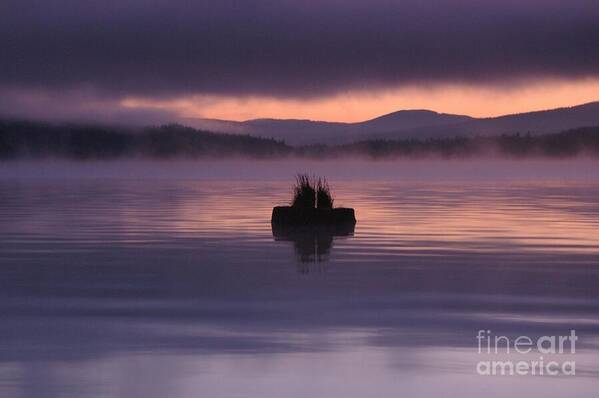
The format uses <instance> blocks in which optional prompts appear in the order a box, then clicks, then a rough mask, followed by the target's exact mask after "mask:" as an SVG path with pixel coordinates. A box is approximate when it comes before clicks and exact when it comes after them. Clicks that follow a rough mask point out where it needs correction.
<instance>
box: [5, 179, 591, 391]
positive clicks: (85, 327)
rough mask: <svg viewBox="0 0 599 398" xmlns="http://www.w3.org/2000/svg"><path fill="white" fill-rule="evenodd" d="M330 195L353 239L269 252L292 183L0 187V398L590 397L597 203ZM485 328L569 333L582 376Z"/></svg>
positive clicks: (420, 189) (581, 192)
mask: <svg viewBox="0 0 599 398" xmlns="http://www.w3.org/2000/svg"><path fill="white" fill-rule="evenodd" d="M333 188H334V190H335V193H336V203H337V204H338V205H347V206H352V207H354V208H355V209H356V213H357V218H358V223H357V224H356V227H355V230H354V231H353V233H352V231H345V232H344V233H331V232H327V231H315V232H313V233H312V232H311V233H302V234H294V233H284V234H282V235H281V234H276V236H273V231H272V230H271V226H270V222H269V221H270V211H271V208H272V206H274V205H277V204H284V203H286V202H288V200H289V195H290V188H289V184H288V182H272V181H270V182H269V181H251V182H219V181H198V180H118V179H83V180H69V181H66V180H46V181H41V180H21V181H18V180H11V179H4V180H0V263H1V270H0V295H1V298H0V396H2V397H96V396H97V397H148V398H151V397H160V398H163V397H200V396H202V397H306V396H314V397H344V398H345V397H397V396H411V397H438V396H448V397H455V396H460V397H475V396H487V397H504V396H506V395H508V394H510V395H511V396H522V397H524V396H526V397H531V396H539V397H541V396H543V397H570V396H572V397H574V396H576V397H596V396H597V391H599V379H598V377H599V351H598V349H599V346H598V343H599V318H598V315H599V295H598V292H599V232H598V231H599V199H598V198H599V184H591V183H524V182H520V183H511V182H507V181H502V182H496V183H480V182H471V183H467V182H461V183H443V182H435V183H396V182H376V183H368V182H352V183H350V182H339V183H335V184H333ZM479 329H484V330H492V331H493V333H496V334H502V335H506V336H510V337H516V336H519V335H528V336H531V337H534V336H542V335H563V334H568V333H569V331H570V329H576V331H577V334H578V335H579V341H578V345H577V347H576V348H577V352H576V354H575V355H574V359H575V360H576V366H577V367H576V376H557V377H548V376H542V377H541V376H504V377H501V376H481V375H478V374H477V373H476V364H477V362H478V361H479V360H481V354H478V352H477V340H476V334H477V332H478V330H479ZM510 355H512V354H510ZM508 356H509V355H508ZM512 356H514V355H512Z"/></svg>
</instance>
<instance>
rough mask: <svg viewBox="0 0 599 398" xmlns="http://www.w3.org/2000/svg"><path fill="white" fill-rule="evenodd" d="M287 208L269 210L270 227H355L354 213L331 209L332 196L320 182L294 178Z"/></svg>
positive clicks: (345, 209)
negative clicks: (291, 200) (291, 196)
mask: <svg viewBox="0 0 599 398" xmlns="http://www.w3.org/2000/svg"><path fill="white" fill-rule="evenodd" d="M293 191H294V192H293V202H292V204H291V206H276V207H275V208H273V210H272V219H271V223H272V225H273V226H310V225H334V226H342V225H350V226H353V225H354V224H355V223H356V217H355V213H354V209H351V208H345V207H337V208H335V207H333V201H334V199H333V196H332V195H331V191H330V188H329V185H328V183H327V181H326V179H324V178H318V179H316V178H310V177H309V176H307V175H301V174H300V175H298V176H297V179H296V184H295V186H294V188H293Z"/></svg>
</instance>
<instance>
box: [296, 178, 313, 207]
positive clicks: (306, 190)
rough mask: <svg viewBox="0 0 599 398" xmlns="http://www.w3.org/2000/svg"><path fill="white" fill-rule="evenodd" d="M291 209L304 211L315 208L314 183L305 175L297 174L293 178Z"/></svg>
mask: <svg viewBox="0 0 599 398" xmlns="http://www.w3.org/2000/svg"><path fill="white" fill-rule="evenodd" d="M291 205H292V206H293V207H300V208H304V209H313V208H314V207H316V190H315V189H314V181H313V179H311V178H310V177H309V176H307V175H305V174H298V175H297V176H296V177H295V186H294V187H293V202H292V204H291Z"/></svg>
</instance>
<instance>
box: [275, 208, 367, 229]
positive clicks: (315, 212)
mask: <svg viewBox="0 0 599 398" xmlns="http://www.w3.org/2000/svg"><path fill="white" fill-rule="evenodd" d="M271 223H272V224H273V225H319V224H320V225H327V224H329V225H354V224H355V223H356V216H355V214H354V209H351V208H345V207H337V208H333V209H322V208H300V207H292V206H276V207H275V208H273V209H272V219H271Z"/></svg>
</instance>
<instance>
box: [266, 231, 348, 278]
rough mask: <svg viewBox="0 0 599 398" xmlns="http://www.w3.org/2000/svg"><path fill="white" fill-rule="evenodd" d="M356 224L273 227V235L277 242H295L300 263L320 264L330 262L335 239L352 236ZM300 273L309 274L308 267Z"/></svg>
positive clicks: (303, 268) (301, 269) (302, 268)
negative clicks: (329, 258)
mask: <svg viewBox="0 0 599 398" xmlns="http://www.w3.org/2000/svg"><path fill="white" fill-rule="evenodd" d="M353 233H354V224H341V225H302V226H294V227H290V226H282V225H276V224H273V225H272V234H273V236H274V238H275V240H276V241H287V242H293V246H294V248H295V253H296V255H297V257H298V259H299V261H300V263H303V264H306V263H320V262H324V261H327V260H328V255H329V253H330V251H331V248H332V247H333V238H335V237H339V236H351V235H353ZM299 270H300V272H308V271H309V269H308V268H306V267H303V266H302V267H300V269H299Z"/></svg>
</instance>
